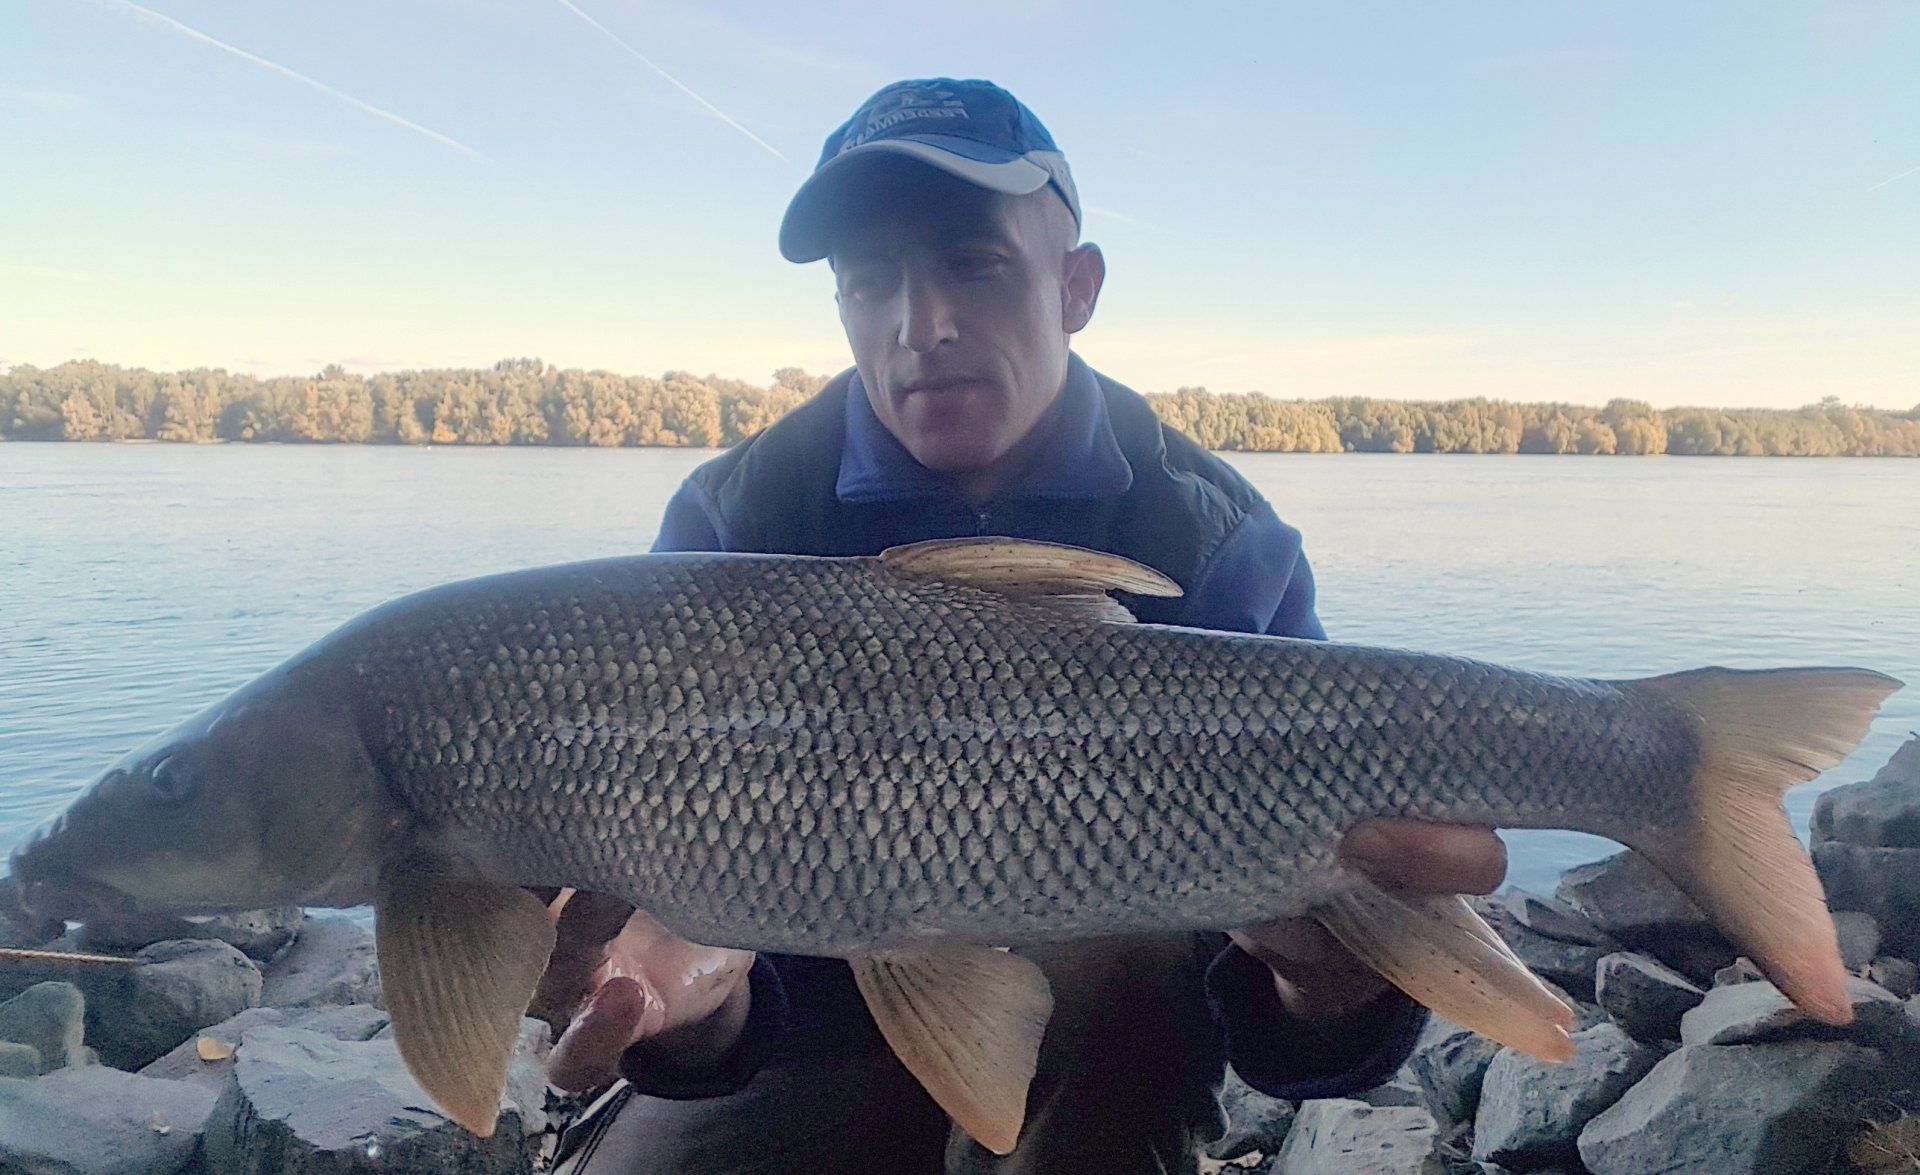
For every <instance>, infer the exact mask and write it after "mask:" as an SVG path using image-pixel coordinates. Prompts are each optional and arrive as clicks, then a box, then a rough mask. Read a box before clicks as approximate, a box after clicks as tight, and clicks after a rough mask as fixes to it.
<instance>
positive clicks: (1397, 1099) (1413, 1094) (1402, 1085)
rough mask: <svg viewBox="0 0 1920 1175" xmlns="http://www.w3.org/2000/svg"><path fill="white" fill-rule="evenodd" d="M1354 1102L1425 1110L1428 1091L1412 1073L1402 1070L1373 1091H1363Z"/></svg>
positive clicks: (1356, 1095) (1355, 1096)
mask: <svg viewBox="0 0 1920 1175" xmlns="http://www.w3.org/2000/svg"><path fill="white" fill-rule="evenodd" d="M1354 1100H1355V1101H1362V1102H1365V1103H1367V1104H1368V1105H1370V1106H1419V1107H1420V1108H1421V1109H1423V1110H1424V1109H1426V1108H1427V1091H1426V1089H1425V1088H1424V1087H1422V1086H1421V1084H1420V1082H1419V1081H1417V1080H1415V1079H1414V1077H1413V1075H1412V1074H1411V1073H1408V1072H1407V1071H1406V1070H1405V1069H1402V1070H1400V1071H1399V1072H1398V1073H1395V1074H1394V1075H1393V1077H1392V1078H1391V1079H1389V1080H1387V1081H1383V1082H1381V1083H1380V1084H1379V1085H1376V1086H1374V1087H1373V1088H1372V1089H1363V1090H1361V1091H1360V1092H1359V1093H1357V1094H1355V1095H1354Z"/></svg>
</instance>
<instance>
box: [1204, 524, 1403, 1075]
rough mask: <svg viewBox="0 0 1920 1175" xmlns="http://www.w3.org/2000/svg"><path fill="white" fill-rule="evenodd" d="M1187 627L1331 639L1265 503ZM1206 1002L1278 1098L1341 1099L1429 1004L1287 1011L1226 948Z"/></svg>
mask: <svg viewBox="0 0 1920 1175" xmlns="http://www.w3.org/2000/svg"><path fill="white" fill-rule="evenodd" d="M1189 600H1190V603H1189V609H1190V610H1189V612H1188V619H1187V623H1189V624H1192V625H1195V626H1197V627H1200V628H1214V629H1223V630H1227V631H1235V632H1260V633H1267V634H1269V635H1272V636H1287V637H1302V638H1306V639H1309V640H1325V639H1326V635H1327V634H1326V630H1325V629H1324V628H1322V627H1321V624H1320V618H1319V616H1318V615H1317V614H1316V612H1315V610H1314V604H1315V601H1314V584H1313V571H1312V569H1311V568H1310V567H1309V566H1308V564H1307V557H1306V555H1305V553H1304V552H1302V550H1301V548H1300V532H1299V531H1297V530H1295V529H1294V528H1293V527H1291V526H1288V525H1287V524H1286V523H1284V522H1282V521H1280V519H1279V517H1278V516H1276V515H1275V514H1274V512H1273V508H1272V507H1271V506H1269V505H1267V503H1266V502H1265V501H1264V500H1263V501H1261V502H1260V503H1259V506H1258V507H1257V508H1256V509H1254V510H1251V511H1249V512H1248V513H1247V516H1246V517H1245V518H1243V519H1242V520H1241V521H1240V524H1239V525H1238V526H1236V527H1235V528H1234V529H1233V530H1232V531H1231V532H1230V533H1229V534H1228V535H1227V537H1226V538H1225V539H1224V540H1222V542H1221V544H1220V546H1219V548H1218V549H1217V550H1216V551H1215V552H1214V555H1213V557H1212V558H1211V559H1210V560H1208V562H1207V565H1206V566H1205V568H1204V569H1203V570H1202V572H1201V574H1200V575H1199V576H1198V577H1197V578H1196V582H1195V584H1194V587H1193V591H1192V592H1190V593H1189ZM1206 984H1207V1003H1208V1006H1209V1007H1210V1008H1211V1009H1212V1010H1213V1015H1214V1020H1215V1022H1216V1023H1217V1024H1218V1025H1219V1027H1220V1031H1221V1033H1222V1035H1223V1036H1224V1038H1225V1040H1226V1053H1227V1060H1228V1062H1229V1063H1230V1064H1232V1065H1233V1068H1234V1071H1235V1072H1237V1073H1239V1074H1240V1077H1241V1079H1242V1080H1244V1081H1246V1083H1247V1084H1248V1085H1251V1086H1253V1087H1254V1088H1255V1089H1258V1090H1260V1091H1261V1092H1262V1093H1266V1094H1270V1095H1271V1096H1274V1097H1282V1098H1289V1099H1294V1100H1298V1099H1301V1098H1317V1097H1338V1096H1341V1095H1343V1094H1347V1093H1352V1092H1355V1091H1357V1090H1362V1089H1367V1088H1369V1087H1371V1086H1374V1085H1378V1084H1379V1083H1380V1082H1382V1081H1384V1080H1386V1078H1387V1076H1388V1075H1389V1074H1391V1073H1392V1072H1393V1071H1394V1070H1395V1069H1397V1068H1399V1067H1400V1066H1401V1064H1403V1063H1404V1062H1405V1061H1406V1059H1407V1054H1408V1053H1410V1052H1411V1051H1412V1049H1413V1043H1414V1040H1415V1038H1417V1037H1418V1036H1419V1035H1420V1030H1421V1028H1422V1027H1424V1026H1425V1024H1426V1019H1427V1013H1426V1009H1425V1008H1422V1007H1421V1006H1420V1005H1419V1004H1417V1003H1415V1002H1413V1001H1412V1000H1410V999H1408V998H1407V997H1406V996H1404V995H1402V994H1401V993H1400V992H1398V991H1388V992H1386V993H1384V994H1382V995H1381V996H1380V997H1379V998H1378V999H1376V1000H1374V1001H1372V1002H1370V1003H1368V1004H1367V1005H1366V1006H1364V1007H1362V1008H1360V1009H1358V1010H1356V1011H1355V1012H1353V1013H1352V1014H1350V1015H1348V1016H1346V1017H1344V1018H1343V1019H1342V1020H1340V1021H1338V1022H1335V1023H1318V1022H1311V1021H1305V1020H1300V1019H1297V1018H1295V1017H1293V1016H1291V1015H1289V1014H1288V1013H1287V1011H1286V1009H1285V1008H1284V1007H1283V1006H1282V1005H1281V1003H1280V995H1279V993H1278V992H1277V991H1275V990H1274V986H1273V975H1272V973H1271V972H1270V971H1269V970H1268V969H1267V967H1266V965H1265V964H1263V963H1261V962H1260V961H1259V960H1257V959H1255V958H1254V957H1253V956H1251V955H1249V954H1247V953H1246V952H1244V951H1242V950H1241V949H1240V948H1239V947H1236V946H1233V945H1231V944H1227V945H1226V946H1225V949H1224V950H1222V951H1221V952H1220V953H1219V955H1217V956H1216V957H1215V958H1214V961H1213V964H1212V966H1211V967H1209V968H1208V970H1207V980H1206Z"/></svg>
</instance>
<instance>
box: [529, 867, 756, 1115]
mask: <svg viewBox="0 0 1920 1175" xmlns="http://www.w3.org/2000/svg"><path fill="white" fill-rule="evenodd" d="M556 904H559V903H558V901H557V899H556ZM558 917H559V923H558V926H557V928H556V929H557V934H558V941H557V942H556V944H555V946H554V950H553V959H552V961H551V962H550V963H549V964H548V965H547V974H546V976H545V977H544V978H543V979H542V980H541V981H540V990H539V991H538V992H537V993H535V995H534V1001H533V1004H534V1014H535V1015H538V1016H542V1017H544V1018H546V1019H547V1020H548V1021H549V1022H550V1023H556V1024H557V1023H561V1022H565V1023H566V1024H567V1028H566V1031H565V1032H564V1033H562V1034H561V1037H560V1040H559V1042H558V1043H557V1044H555V1045H554V1046H553V1052H552V1053H551V1054H550V1055H549V1056H548V1057H547V1080H548V1081H551V1082H552V1083H553V1084H554V1085H556V1086H558V1087H560V1088H561V1089H564V1090H568V1091H570V1092H574V1093H579V1092H584V1091H586V1090H591V1089H597V1088H599V1087H600V1086H602V1085H606V1084H607V1083H609V1082H611V1081H612V1080H613V1079H614V1078H616V1077H618V1076H619V1075H620V1058H621V1055H622V1054H623V1053H625V1052H626V1051H627V1050H628V1049H629V1048H636V1047H637V1048H639V1049H640V1050H641V1052H642V1053H643V1054H646V1055H648V1056H653V1055H657V1056H658V1057H659V1058H660V1060H661V1061H662V1062H663V1063H665V1064H670V1065H674V1066H685V1065H699V1064H703V1063H705V1062H709V1061H713V1060H716V1059H718V1058H720V1057H721V1056H724V1055H725V1054H726V1052H727V1050H728V1049H729V1048H731V1047H733V1044H734V1042H735V1041H736V1040H738V1039H739V1036H740V1030H741V1028H742V1026H744V1025H745V1024H746V1021H747V1004H748V999H749V996H748V991H749V987H748V984H747V972H748V971H749V970H750V969H751V968H752V966H753V952H752V951H736V950H726V949H723V948H720V947H703V946H701V945H699V944H698V943H693V942H688V941H687V940H686V939H684V938H680V937H679V936H677V935H675V934H673V933H672V932H670V931H668V930H667V928H666V927H664V926H662V925H660V924H659V923H658V922H655V921H654V920H653V919H652V918H651V917H649V916H648V915H647V914H646V913H645V912H644V911H640V910H635V909H634V908H633V907H632V906H629V905H627V904H626V903H625V902H620V901H616V900H614V899H612V898H605V897H601V896H599V895H597V894H589V893H575V894H572V895H571V897H569V898H568V900H567V901H566V902H565V903H564V904H563V905H560V910H559V915H558ZM642 1059H643V1060H644V1059H645V1058H644V1057H643V1058H642Z"/></svg>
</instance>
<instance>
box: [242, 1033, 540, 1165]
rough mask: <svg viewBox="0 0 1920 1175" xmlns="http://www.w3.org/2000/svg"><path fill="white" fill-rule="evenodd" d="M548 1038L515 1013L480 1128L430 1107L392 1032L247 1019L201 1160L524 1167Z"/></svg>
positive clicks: (535, 1131)
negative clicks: (514, 1041)
mask: <svg viewBox="0 0 1920 1175" xmlns="http://www.w3.org/2000/svg"><path fill="white" fill-rule="evenodd" d="M547 1039H548V1029H547V1026H546V1025H545V1024H544V1023H542V1022H540V1021H538V1020H526V1021H523V1022H522V1029H521V1037H520V1042H519V1044H518V1045H517V1046H516V1048H515V1051H514V1059H513V1062H512V1066H511V1068H510V1069H509V1072H508V1078H507V1090H506V1093H505V1094H504V1095H503V1096H502V1098H501V1114H500V1122H499V1125H498V1126H497V1127H496V1129H495V1131H494V1133H493V1136H492V1137H491V1138H484V1139H482V1138H476V1137H474V1136H473V1135H471V1134H468V1133H467V1132H466V1131H465V1130H462V1129H461V1128H460V1127H458V1126H456V1125H454V1124H453V1123H452V1122H451V1121H449V1120H447V1119H446V1118H445V1117H443V1116H441V1114H440V1113H439V1112H438V1111H437V1110H435V1109H434V1108H433V1102H432V1100H431V1099H429V1098H428V1097H427V1094H426V1091H425V1090H423V1089H421V1088H420V1086H419V1084H418V1083H417V1082H415V1081H414V1079H413V1077H412V1076H411V1075H410V1074H409V1073H408V1072H407V1071H406V1068H405V1066H404V1065H402V1064H401V1061H400V1054H399V1052H398V1051H397V1050H396V1049H395V1048H394V1045H393V1041H392V1039H391V1038H382V1037H378V1036H376V1037H374V1038H373V1039H371V1040H364V1041H353V1040H335V1039H334V1038H332V1037H329V1036H323V1035H321V1034H320V1033H317V1032H311V1031H308V1030H305V1029H300V1028H281V1027H275V1026H271V1025H269V1026H263V1027H258V1028H252V1029H249V1030H247V1031H246V1032H245V1033H244V1034H243V1035H242V1037H241V1041H240V1049H239V1053H238V1056H237V1059H236V1063H235V1065H234V1070H233V1076H232V1078H231V1079H230V1080H229V1081H228V1083H227V1085H226V1089H225V1092H223V1093H222V1094H221V1095H220V1101H219V1104H218V1105H217V1106H216V1107H215V1108H214V1111H213V1114H212V1117H211V1119H210V1127H209V1132H208V1136H207V1144H206V1163H207V1166H208V1167H209V1168H210V1169H212V1170H216V1171H220V1172H222V1173H223V1175H224V1173H227V1172H232V1173H234V1175H283V1173H284V1175H319V1173H322V1172H325V1173H328V1175H334V1173H338V1172H351V1171H396V1170H401V1171H460V1172H464V1173H467V1175H493V1173H495V1172H514V1173H519V1172H529V1171H531V1170H532V1169H533V1153H534V1150H535V1147H536V1145H537V1137H538V1135H539V1133H540V1132H541V1131H542V1130H544V1129H545V1127H546V1112H545V1099H546V1083H545V1077H544V1074H543V1073H542V1071H541V1062H542V1058H543V1057H544V1055H545V1051H546V1047H547Z"/></svg>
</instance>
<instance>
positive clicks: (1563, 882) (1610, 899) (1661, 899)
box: [1556, 852, 1734, 983]
mask: <svg viewBox="0 0 1920 1175" xmlns="http://www.w3.org/2000/svg"><path fill="white" fill-rule="evenodd" d="M1556 896H1557V897H1559V898H1560V900H1561V901H1564V902H1566V903H1567V904H1568V905H1570V906H1572V907H1573V908H1574V909H1576V910H1578V911H1579V912H1580V913H1582V914H1584V915H1586V916H1587V917H1588V918H1589V919H1591V920H1592V921H1593V924H1594V925H1595V926H1597V927H1599V929H1600V930H1602V931H1604V932H1605V933H1606V934H1608V935H1611V936H1612V937H1613V938H1614V939H1615V940H1617V941H1618V942H1619V943H1620V944H1621V945H1622V946H1624V947H1627V948H1629V949H1631V950H1637V951H1643V952H1645V953H1646V954H1649V955H1652V956H1653V957H1654V958H1656V959H1659V960H1660V961H1661V962H1662V963H1665V964H1666V965H1667V966H1669V967H1672V968H1673V969H1674V970H1676V971H1679V972H1680V973H1681V974H1683V975H1685V976H1687V977H1688V978H1689V979H1691V980H1694V981H1695V982H1697V983H1699V982H1705V981H1706V980H1707V978H1708V977H1709V976H1711V975H1712V974H1713V972H1714V970H1715V969H1716V968H1718V967H1723V966H1725V965H1726V964H1727V963H1729V962H1731V961H1732V960H1733V954H1734V952H1733V947H1732V945H1731V944H1729V943H1728V942H1727V940H1726V938H1725V936H1723V935H1722V934H1721V933H1720V932H1719V930H1717V929H1715V927H1714V925H1713V923H1712V922H1711V921H1710V920H1709V919H1708V918H1707V916H1706V914H1705V913H1703V912H1702V911H1701V909H1700V907H1698V906H1696V905H1694V903H1693V900H1692V899H1691V898H1689V897H1687V895H1685V894H1683V893H1681V892H1680V890H1679V889H1678V888H1676V887H1675V886H1674V884H1673V883H1672V882H1671V881H1668V880H1667V879H1666V877H1665V876H1664V875H1663V874H1661V873H1660V871H1659V870H1657V869H1655V868H1654V867H1653V865H1652V864H1651V863H1650V862H1648V861H1647V859H1646V858H1645V857H1642V856H1640V855H1639V854H1638V853H1632V852H1625V853H1615V854H1614V855H1613V856H1611V857H1608V858H1606V859H1604V860H1601V861H1595V862H1593V863H1592V864H1589V865H1579V866H1576V867H1574V868H1572V869H1569V870H1567V871H1566V872H1565V873H1564V874H1562V875H1561V877H1560V885H1559V887H1558V889H1557V890H1556Z"/></svg>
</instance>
